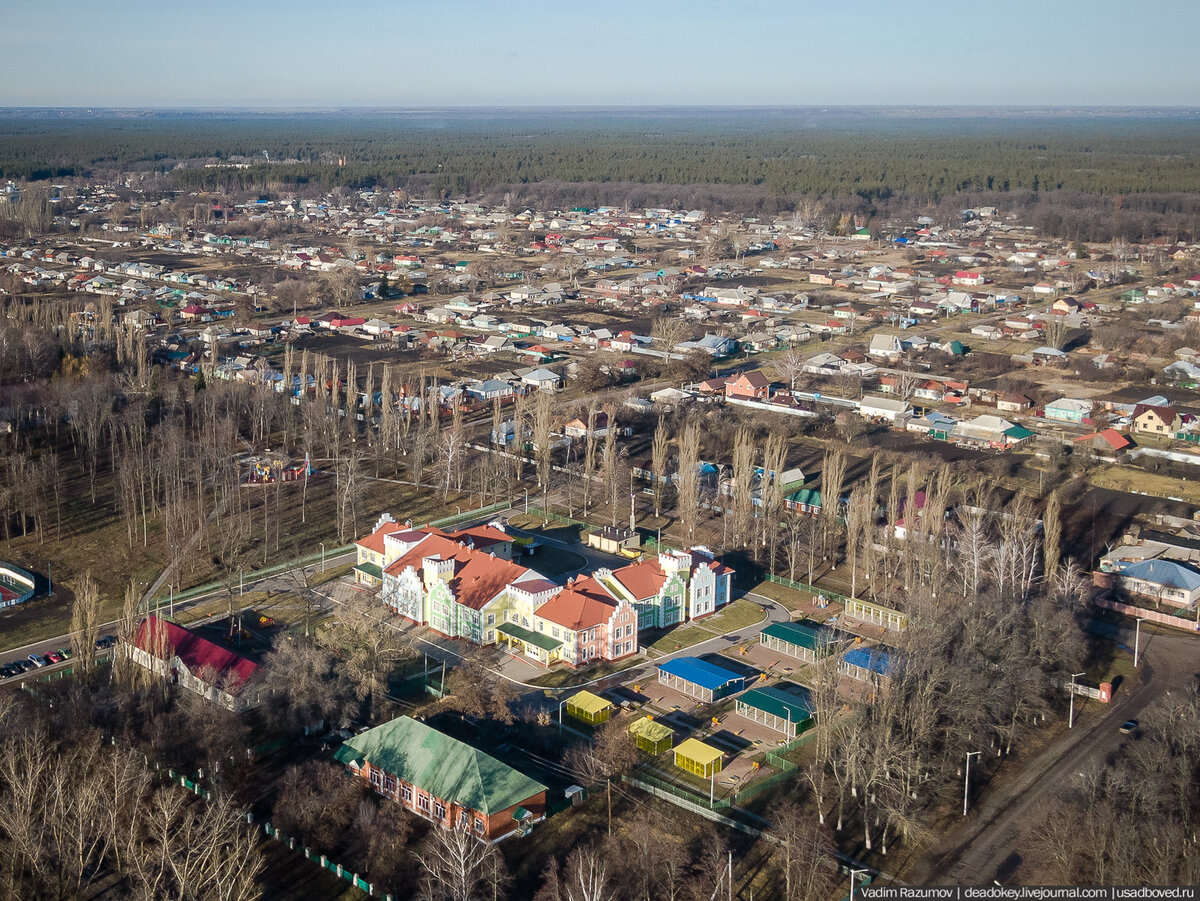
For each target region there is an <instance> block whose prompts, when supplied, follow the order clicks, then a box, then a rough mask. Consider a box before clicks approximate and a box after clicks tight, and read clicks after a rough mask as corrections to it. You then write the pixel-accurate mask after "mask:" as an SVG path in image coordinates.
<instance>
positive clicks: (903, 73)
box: [0, 0, 1200, 107]
mask: <svg viewBox="0 0 1200 901" xmlns="http://www.w3.org/2000/svg"><path fill="white" fill-rule="evenodd" d="M5 6H7V7H8V8H7V9H5V14H4V16H3V18H2V19H0V106H67V107H78V106H85V107H86V106H136V107H146V106H152V107H196V106H200V107H261V106H271V107H312V106H388V107H412V106H478V105H531V106H545V105H550V106H555V105H593V104H596V105H656V104H689V105H690V104H731V105H758V104H769V105H798V106H809V105H841V104H889V105H890V104H899V105H908V104H919V105H964V104H968V105H1018V106H1024V105H1066V106H1076V105H1088V106H1095V105H1101V106H1187V105H1191V106H1196V105H1200V54H1197V53H1196V52H1195V49H1194V34H1195V25H1196V23H1197V21H1198V20H1197V17H1196V8H1195V0H1149V2H1142V3H1137V2H1129V0H1121V2H1113V0H1092V2H1089V3H1083V2H1077V0H1039V2H1030V0H999V2H992V3H982V2H979V0H957V2H945V0H926V2H916V3H912V2H905V3H900V2H881V0H855V2H852V3H849V2H836V0H835V2H833V3H829V2H824V3H815V2H809V0H775V2H769V3H768V2H758V0H728V2H713V0H686V2H685V0H590V2H587V3H580V2H574V0H558V2H557V3H555V2H545V0H543V2H539V3H536V4H534V3H525V2H507V0H421V2H419V3H416V2H409V0H393V2H382V0H365V2H359V3H354V4H346V5H341V4H338V3H337V0H325V2H321V3H317V2H314V0H292V2H287V3H283V2H266V0H248V2H247V0H239V2H234V0H206V2H201V3H187V2H182V3H178V2H172V0H155V2H147V0H107V2H104V3H97V2H95V0H36V2H27V0H8V2H7V3H3V4H0V8H4V7H5ZM830 7H838V8H835V9H831V8H830Z"/></svg>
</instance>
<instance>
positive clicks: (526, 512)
mask: <svg viewBox="0 0 1200 901" xmlns="http://www.w3.org/2000/svg"><path fill="white" fill-rule="evenodd" d="M525 515H526V516H528V515H529V488H528V487H526V489H525Z"/></svg>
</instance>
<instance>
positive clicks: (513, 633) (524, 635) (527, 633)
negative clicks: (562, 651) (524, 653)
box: [496, 623, 562, 651]
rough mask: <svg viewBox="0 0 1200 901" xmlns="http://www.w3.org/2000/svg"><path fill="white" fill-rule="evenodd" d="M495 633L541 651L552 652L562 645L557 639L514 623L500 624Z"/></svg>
mask: <svg viewBox="0 0 1200 901" xmlns="http://www.w3.org/2000/svg"><path fill="white" fill-rule="evenodd" d="M496 631H497V632H503V633H504V634H505V635H507V636H509V637H510V638H516V639H517V640H519V641H523V642H525V643H526V644H531V645H533V646H534V647H535V648H541V649H542V650H543V651H553V650H555V649H556V648H558V647H560V646H561V645H562V642H561V641H559V640H558V639H557V638H551V637H550V636H549V635H543V634H542V633H541V632H534V631H532V630H530V629H526V628H524V627H522V626H518V625H517V624H516V623H501V624H500V625H498V626H497V627H496Z"/></svg>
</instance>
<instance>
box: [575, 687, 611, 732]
mask: <svg viewBox="0 0 1200 901" xmlns="http://www.w3.org/2000/svg"><path fill="white" fill-rule="evenodd" d="M612 706H613V705H612V702H611V701H606V700H605V699H604V698H602V697H600V696H599V695H594V694H592V693H591V692H590V691H577V692H576V693H575V694H573V695H571V697H569V698H567V716H571V717H574V718H575V719H577V720H579V721H580V722H582V723H587V724H588V725H589V726H598V725H600V724H601V723H605V722H608V718H609V716H610V715H611V714H612Z"/></svg>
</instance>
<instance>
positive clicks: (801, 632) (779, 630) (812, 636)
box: [761, 621, 830, 651]
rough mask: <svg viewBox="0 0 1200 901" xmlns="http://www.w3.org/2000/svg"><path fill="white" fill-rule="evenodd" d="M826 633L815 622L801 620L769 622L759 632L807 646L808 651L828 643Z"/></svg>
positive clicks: (815, 649)
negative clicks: (794, 621)
mask: <svg viewBox="0 0 1200 901" xmlns="http://www.w3.org/2000/svg"><path fill="white" fill-rule="evenodd" d="M827 633H828V630H826V629H824V628H823V627H821V626H820V625H818V624H816V623H810V622H804V621H801V622H798V623H771V625H769V626H767V627H766V628H765V629H763V630H762V633H761V634H763V635H766V636H768V637H770V638H778V639H779V640H780V641H784V642H787V643H788V644H794V645H798V646H799V647H802V648H807V649H808V650H810V651H817V650H820V649H821V648H822V647H823V646H824V645H825V644H827V643H828V641H829V638H830V636H829V635H828V634H827Z"/></svg>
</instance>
